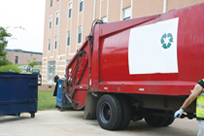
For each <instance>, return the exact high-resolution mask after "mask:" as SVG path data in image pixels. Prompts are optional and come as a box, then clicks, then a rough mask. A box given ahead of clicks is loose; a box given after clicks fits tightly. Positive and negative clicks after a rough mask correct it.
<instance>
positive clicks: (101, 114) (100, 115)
mask: <svg viewBox="0 0 204 136" xmlns="http://www.w3.org/2000/svg"><path fill="white" fill-rule="evenodd" d="M96 116H97V120H98V123H99V125H100V126H101V127H102V128H104V129H108V130H114V129H117V128H118V127H119V126H120V124H121V122H122V106H121V103H120V101H119V99H118V98H117V97H115V96H113V95H108V94H105V95H103V96H102V97H101V98H100V99H99V101H98V103H97V107H96Z"/></svg>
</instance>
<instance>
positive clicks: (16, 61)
mask: <svg viewBox="0 0 204 136" xmlns="http://www.w3.org/2000/svg"><path fill="white" fill-rule="evenodd" d="M15 64H18V56H15Z"/></svg>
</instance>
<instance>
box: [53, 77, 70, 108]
mask: <svg viewBox="0 0 204 136" xmlns="http://www.w3.org/2000/svg"><path fill="white" fill-rule="evenodd" d="M63 83H64V84H65V83H66V80H65V79H64V80H63V79H58V80H57V84H56V85H57V98H56V107H58V109H60V110H63V108H64V107H70V104H68V102H67V100H66V99H65V97H64V93H63Z"/></svg>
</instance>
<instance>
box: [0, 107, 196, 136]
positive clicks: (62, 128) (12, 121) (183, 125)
mask: <svg viewBox="0 0 204 136" xmlns="http://www.w3.org/2000/svg"><path fill="white" fill-rule="evenodd" d="M83 112H84V111H75V110H66V111H63V112H61V111H58V110H56V109H52V110H45V111H38V112H37V113H36V116H35V118H31V117H30V114H28V113H23V114H21V116H20V117H13V116H1V117H0V136H96V135H97V136H127V135H128V136H195V135H197V131H198V124H197V121H196V119H194V120H188V119H176V120H175V121H174V123H173V124H172V125H170V126H168V127H161V128H154V127H150V126H148V125H147V124H146V122H145V121H144V120H141V121H138V122H131V123H130V125H129V126H128V128H127V129H125V130H121V131H108V130H104V129H102V128H101V127H100V126H99V125H98V122H97V120H85V119H83Z"/></svg>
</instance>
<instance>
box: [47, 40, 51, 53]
mask: <svg viewBox="0 0 204 136" xmlns="http://www.w3.org/2000/svg"><path fill="white" fill-rule="evenodd" d="M50 44H51V40H50V39H48V51H50Z"/></svg>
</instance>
